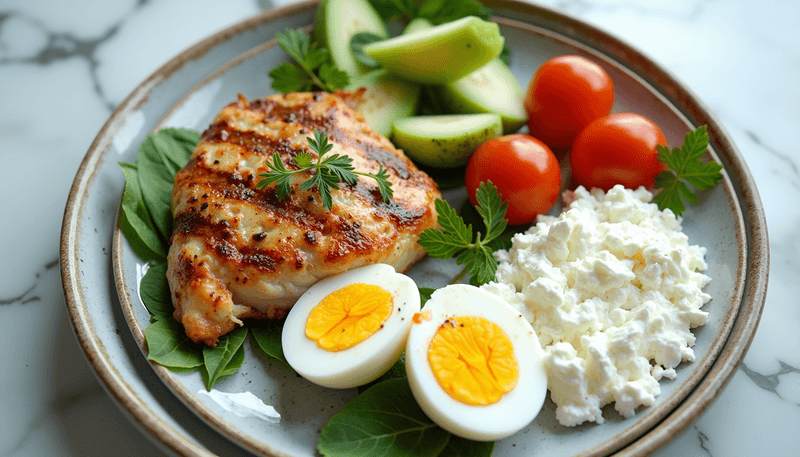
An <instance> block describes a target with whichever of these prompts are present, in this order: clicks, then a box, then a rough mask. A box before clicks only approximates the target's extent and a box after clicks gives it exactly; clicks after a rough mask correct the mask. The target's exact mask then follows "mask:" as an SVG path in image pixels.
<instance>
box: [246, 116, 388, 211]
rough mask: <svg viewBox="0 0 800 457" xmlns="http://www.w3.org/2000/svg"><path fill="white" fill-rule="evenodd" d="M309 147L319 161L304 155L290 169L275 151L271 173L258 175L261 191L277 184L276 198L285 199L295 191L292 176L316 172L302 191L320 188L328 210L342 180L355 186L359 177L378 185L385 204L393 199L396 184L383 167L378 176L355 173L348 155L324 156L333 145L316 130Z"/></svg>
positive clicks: (302, 185) (309, 139)
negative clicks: (369, 179)
mask: <svg viewBox="0 0 800 457" xmlns="http://www.w3.org/2000/svg"><path fill="white" fill-rule="evenodd" d="M308 145H309V146H310V147H311V150H312V151H314V152H316V153H317V160H316V162H314V157H313V156H312V155H311V154H309V153H307V152H304V153H301V154H298V155H297V156H295V157H294V163H295V165H297V166H298V167H299V168H298V169H296V170H288V169H287V168H286V167H285V166H284V165H283V162H282V161H281V157H280V155H279V154H278V153H277V152H275V153H273V155H272V163H270V162H269V161H267V168H269V169H270V171H269V172H267V173H261V174H259V175H258V176H259V177H262V178H264V179H262V180H261V181H259V182H258V183H257V184H256V185H257V186H258V187H259V188H264V187H266V186H269V185H270V184H273V183H277V187H276V189H275V190H276V195H277V197H278V200H283V199H284V198H286V196H287V195H289V194H290V193H291V191H292V187H291V179H292V176H294V175H295V174H297V173H303V172H306V171H309V170H312V171H313V172H314V174H313V175H312V176H311V178H309V179H308V180H306V181H304V182H303V183H302V184H300V190H310V189H312V188H314V187H316V188H317V190H318V191H319V195H320V197H322V205H323V206H324V207H325V208H327V209H331V208H332V207H333V200H332V199H331V189H334V190H338V189H339V183H340V182H342V181H344V182H346V183H348V184H355V183H356V181H358V176H368V177H370V178H373V179H374V180H375V181H376V182H377V183H378V190H379V191H380V193H381V197H382V198H383V201H384V202H387V201H389V199H391V198H392V183H390V182H389V179H388V178H389V172H388V171H386V169H385V168H383V166H380V168H379V169H378V174H372V173H362V172H359V171H353V170H355V168H354V167H353V159H351V158H350V157H348V156H346V155H340V154H333V155H330V156H327V157H323V156H325V154H326V153H328V152H329V151H330V150H331V149H333V145H332V144H330V143H328V136H327V135H326V134H325V132H322V131H319V130H314V138H311V137H308Z"/></svg>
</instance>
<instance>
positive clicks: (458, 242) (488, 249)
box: [419, 181, 508, 285]
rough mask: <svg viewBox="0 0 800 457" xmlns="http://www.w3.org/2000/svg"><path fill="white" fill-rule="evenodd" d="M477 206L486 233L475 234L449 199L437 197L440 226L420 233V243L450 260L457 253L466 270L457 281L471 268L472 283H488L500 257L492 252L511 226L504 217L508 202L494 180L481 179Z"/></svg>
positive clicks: (459, 262)
mask: <svg viewBox="0 0 800 457" xmlns="http://www.w3.org/2000/svg"><path fill="white" fill-rule="evenodd" d="M475 197H476V200H477V203H478V205H477V206H476V209H477V210H478V213H479V214H480V216H481V218H482V219H483V222H484V224H485V226H486V234H485V235H483V236H482V234H481V233H480V232H478V233H477V234H475V235H473V231H472V224H470V225H467V224H466V223H465V222H464V220H463V219H462V218H461V217H460V216H459V215H458V212H457V211H456V210H455V209H453V208H452V207H451V206H450V205H449V204H448V203H447V202H446V201H444V200H442V199H436V201H435V203H434V205H435V207H436V212H437V213H438V222H439V225H440V226H441V227H442V228H441V229H434V228H428V229H425V230H424V231H423V232H422V233H420V235H419V244H420V246H422V248H423V249H425V251H426V252H427V253H428V255H430V256H431V257H435V258H437V259H449V258H450V257H453V256H456V263H457V264H458V265H464V269H463V270H462V271H461V273H460V274H459V275H458V276H457V277H456V278H455V279H454V280H453V282H454V283H455V282H458V281H460V280H461V278H463V277H464V275H465V274H466V273H467V271H469V274H470V283H471V284H475V285H480V284H485V283H487V282H490V281H493V280H494V279H495V273H496V272H497V260H495V258H494V257H493V256H492V252H494V251H495V250H497V249H499V248H501V247H502V246H501V243H502V239H501V237H500V236H501V235H502V234H503V232H504V231H505V229H506V226H507V225H508V221H506V219H505V215H506V209H507V208H508V202H507V201H505V202H504V201H502V200H501V198H500V193H499V192H498V190H497V187H495V186H494V184H492V182H491V181H486V182H482V183H481V184H480V185H479V186H478V190H477V192H476V193H475ZM473 238H474V241H473Z"/></svg>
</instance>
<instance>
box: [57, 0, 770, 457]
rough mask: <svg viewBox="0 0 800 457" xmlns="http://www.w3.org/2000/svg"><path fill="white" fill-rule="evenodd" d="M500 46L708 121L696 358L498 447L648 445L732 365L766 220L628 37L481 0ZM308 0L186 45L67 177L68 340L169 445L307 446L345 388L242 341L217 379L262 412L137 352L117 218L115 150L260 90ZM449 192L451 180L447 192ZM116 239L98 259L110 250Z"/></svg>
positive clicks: (697, 232) (674, 129) (516, 62)
mask: <svg viewBox="0 0 800 457" xmlns="http://www.w3.org/2000/svg"><path fill="white" fill-rule="evenodd" d="M489 6H490V7H491V8H492V9H493V11H494V14H495V20H496V21H497V22H499V23H500V25H501V31H502V33H503V35H504V36H505V37H506V40H507V43H508V45H509V47H510V48H511V51H512V64H511V69H512V71H513V72H514V74H515V75H516V76H517V78H518V80H519V81H520V82H522V84H523V85H525V84H527V81H528V80H529V79H530V77H531V75H532V74H533V72H534V71H535V70H536V68H538V66H539V65H540V64H541V63H542V62H544V60H546V59H547V58H549V57H552V56H554V55H558V54H565V53H578V54H583V55H586V56H589V57H590V58H592V59H593V60H595V61H597V62H600V63H601V64H602V65H603V66H604V67H605V69H606V70H607V71H608V72H609V74H610V75H611V76H612V78H613V80H614V83H615V86H616V91H617V92H616V93H617V95H616V103H615V106H614V111H634V112H638V113H641V114H644V115H645V116H648V117H649V118H651V119H653V120H654V121H655V122H656V123H657V124H659V125H660V126H661V128H662V129H663V131H664V133H665V135H666V137H667V139H668V141H669V142H670V144H679V143H680V142H681V141H682V138H683V135H684V134H685V132H686V131H687V129H689V128H694V127H696V126H699V125H703V124H705V125H707V126H708V130H709V135H710V138H711V145H710V154H711V155H712V156H713V158H714V159H715V160H717V161H719V162H720V163H722V164H723V165H724V166H725V170H724V173H725V178H724V180H723V182H722V183H721V185H719V186H717V187H716V188H715V189H714V190H713V191H711V192H708V193H706V194H704V195H703V196H702V198H701V202H700V204H699V205H697V206H693V207H691V208H690V209H689V210H688V211H687V213H686V214H685V221H684V224H683V225H684V231H685V232H686V233H687V234H688V236H689V241H690V243H692V244H700V245H703V246H706V247H707V248H708V254H707V256H706V260H707V262H708V264H709V269H708V270H707V272H706V273H707V274H709V275H710V276H711V277H712V278H713V280H712V282H711V284H710V285H709V286H707V287H706V289H705V290H706V291H707V292H708V293H710V294H711V295H712V296H713V297H714V298H713V299H712V301H710V302H709V303H708V304H706V305H705V307H704V309H705V310H706V311H708V312H709V313H710V319H709V323H708V324H707V325H705V326H703V327H701V328H699V329H696V332H695V334H696V336H697V343H696V345H695V347H694V349H695V353H696V356H697V359H696V360H695V361H694V362H692V363H685V364H682V365H681V366H680V367H679V369H678V378H677V379H676V380H674V381H664V382H662V384H661V387H662V394H661V395H660V396H659V397H658V399H657V402H656V404H655V405H654V406H652V407H650V408H640V409H639V410H638V412H637V414H636V416H635V417H633V418H631V419H627V420H623V419H622V418H620V417H619V416H618V415H616V413H615V412H614V411H613V408H610V407H607V408H606V409H605V410H604V413H605V417H606V423H605V424H603V425H593V424H592V425H583V426H579V427H576V428H567V427H562V426H560V425H559V424H558V423H557V421H556V420H555V413H554V411H555V406H554V404H553V403H552V402H550V401H549V400H548V401H547V402H546V403H545V407H544V409H543V410H542V412H541V413H540V414H539V416H538V418H537V419H536V420H535V421H534V423H532V424H531V425H530V426H529V427H527V428H526V429H524V430H523V431H521V432H520V433H517V434H516V435H514V436H512V437H509V438H507V439H505V440H501V441H498V442H497V445H496V447H495V455H509V456H511V455H533V454H546V455H554V456H555V455H576V454H578V455H606V454H612V453H615V452H620V453H622V454H630V455H644V454H648V453H650V452H652V451H653V450H655V449H656V448H657V447H658V446H660V445H662V444H664V443H665V442H667V441H668V440H669V439H670V438H671V437H672V436H674V435H675V434H676V433H677V432H679V431H680V430H682V429H684V428H685V427H686V426H688V425H689V424H690V423H691V422H692V421H693V420H694V419H695V418H696V417H697V416H698V415H699V414H700V413H701V412H702V411H703V410H704V409H705V408H706V407H707V406H708V405H709V404H710V403H711V402H712V401H713V400H714V399H715V398H716V396H717V394H718V393H719V392H720V390H721V389H722V388H723V387H724V386H725V384H726V383H727V381H728V379H729V378H730V376H731V375H732V374H733V373H734V371H735V370H736V367H737V366H738V364H739V363H740V362H741V360H742V358H743V357H744V354H745V352H746V350H747V347H748V346H749V343H750V341H751V338H752V336H753V334H754V333H755V329H756V327H757V325H758V320H759V317H760V314H761V310H762V307H763V304H764V297H765V293H766V285H767V271H768V268H767V267H768V261H769V259H768V250H767V230H766V226H765V219H764V214H763V209H762V207H761V202H760V200H759V197H758V193H757V190H756V188H755V185H754V183H753V180H752V178H751V177H750V174H749V171H748V170H747V167H746V165H745V164H744V163H743V161H742V158H741V156H740V154H739V153H738V151H737V150H736V147H735V145H734V144H733V143H732V141H731V140H730V138H729V136H728V135H727V133H726V132H725V131H724V129H723V128H722V126H720V125H719V123H718V121H717V120H716V119H715V118H714V116H713V115H712V114H711V113H709V111H708V109H707V108H706V107H705V106H704V105H703V104H702V102H700V101H699V100H698V99H697V98H696V97H695V96H694V95H693V94H692V93H691V92H689V91H688V90H687V89H686V88H685V87H684V86H682V85H681V84H680V83H679V82H677V81H676V80H675V79H674V78H673V77H672V76H671V75H670V74H668V73H667V72H665V71H664V70H663V69H661V68H659V67H658V66H657V65H656V64H654V63H653V62H651V61H650V60H649V59H647V58H646V57H644V56H643V55H641V54H640V53H638V52H637V51H636V50H634V49H633V48H631V47H630V46H629V45H627V44H625V43H622V42H620V41H619V40H617V39H615V38H613V37H612V36H610V35H608V34H606V33H604V32H602V31H600V30H597V29H595V28H593V27H591V26H588V25H586V24H584V23H582V22H580V21H577V20H575V19H572V18H570V17H568V16H564V15H562V14H560V13H557V12H554V11H552V10H548V9H544V8H540V7H536V6H532V5H530V4H525V3H521V2H513V1H497V2H489ZM315 8H316V2H305V3H300V4H296V5H292V6H289V7H284V8H281V9H276V10H271V11H266V12H264V13H262V14H260V15H258V16H255V17H253V18H251V19H248V20H246V21H244V22H242V23H239V24H237V25H235V26H233V27H231V28H229V29H227V30H224V31H222V32H220V33H218V34H216V35H214V36H212V37H210V38H208V39H206V40H204V41H202V42H200V43H198V44H197V45H195V46H193V47H192V48H190V49H188V50H186V51H185V52H184V53H182V54H180V55H179V56H177V57H176V58H175V59H173V60H172V61H170V62H169V63H167V64H166V65H164V66H163V67H162V68H161V69H159V70H158V71H157V72H156V73H155V74H153V75H152V76H151V77H150V78H148V79H147V80H146V81H144V82H143V83H142V84H141V85H140V86H139V87H138V88H137V89H136V90H135V91H134V92H133V93H131V95H130V96H129V97H128V98H127V99H126V100H125V101H124V102H123V103H122V104H121V105H120V107H119V108H118V109H117V110H116V111H115V112H114V114H113V115H112V116H111V118H110V119H109V120H108V122H107V123H106V125H105V126H104V127H103V129H102V130H101V131H100V133H99V134H98V136H97V138H96V140H95V142H94V143H93V144H92V146H91V148H90V149H89V151H88V153H87V155H86V157H85V159H84V161H83V163H82V165H81V168H80V170H79V171H78V174H77V176H76V178H75V181H74V184H73V187H72V190H71V193H70V196H69V200H68V204H67V208H66V212H65V216H64V223H63V228H62V241H61V272H62V278H63V284H64V291H65V295H66V298H67V306H68V308H69V312H70V316H71V318H72V321H73V324H74V326H75V329H76V333H77V335H78V338H79V340H80V343H81V345H82V347H83V349H84V351H85V352H86V354H87V357H88V358H89V360H90V362H91V363H92V365H93V366H94V368H95V370H96V371H97V374H98V377H99V379H100V380H101V382H102V383H103V384H104V385H105V387H106V388H107V390H108V391H109V393H110V394H111V395H112V396H113V397H114V398H115V399H116V400H117V401H118V402H119V403H120V404H121V405H122V407H123V408H124V410H125V411H127V412H128V413H129V415H130V416H131V418H132V419H133V420H134V421H135V422H136V423H137V424H139V425H140V426H141V427H142V428H143V429H144V430H145V431H146V432H147V433H149V434H150V435H152V436H153V437H154V439H155V440H156V441H157V442H159V443H161V444H163V446H164V447H165V448H167V449H168V450H170V451H172V452H174V453H177V454H180V455H206V454H231V453H236V452H242V450H243V449H246V450H249V451H250V452H252V453H255V454H263V455H292V456H301V455H315V452H316V450H315V449H316V440H317V436H318V433H319V429H320V428H321V427H322V425H324V424H325V422H327V420H328V418H330V416H332V415H333V414H334V413H336V412H337V411H338V410H339V409H341V407H342V406H343V405H344V404H345V402H346V401H347V400H348V399H349V398H352V396H354V394H355V392H354V391H336V390H330V389H324V388H320V387H317V386H315V385H313V384H311V383H308V382H306V381H305V380H303V379H301V378H295V377H294V376H290V375H287V374H286V373H285V372H284V371H282V370H281V369H280V368H278V367H274V366H272V365H270V363H269V362H267V361H265V360H263V359H261V358H259V357H258V356H257V355H256V353H255V352H253V351H252V348H251V347H246V348H245V349H246V351H247V357H246V361H245V364H244V366H243V367H242V368H241V369H240V371H239V372H238V373H237V374H236V375H234V376H233V377H231V378H229V379H227V380H225V381H223V382H221V383H219V384H218V385H217V386H216V389H218V390H219V391H223V392H252V393H253V394H255V395H256V396H257V397H258V398H260V399H261V400H263V401H264V402H265V403H267V404H270V405H272V406H274V407H275V408H276V409H277V410H278V411H279V412H280V413H281V415H282V419H281V422H280V423H279V424H271V423H269V422H267V421H265V420H263V419H262V418H259V417H257V416H256V415H253V414H248V413H247V412H241V411H240V412H239V413H234V412H231V411H229V410H228V409H226V408H224V407H223V406H222V405H221V404H220V403H218V402H216V401H214V400H212V399H211V398H210V397H208V396H207V395H204V394H203V393H202V391H204V390H205V389H204V387H203V384H202V380H201V378H200V376H199V374H197V373H184V374H178V373H173V372H170V371H168V370H166V369H164V368H162V367H160V366H158V365H151V364H150V363H148V362H147V360H146V358H145V356H144V354H145V352H146V348H145V346H144V344H143V331H144V328H145V327H146V325H147V322H148V315H147V311H146V310H145V309H144V307H143V305H141V302H140V300H139V297H138V292H137V290H138V287H137V284H138V281H139V279H140V278H141V275H142V267H143V263H142V262H141V261H140V260H139V259H138V258H136V256H135V255H134V254H133V252H132V251H131V250H130V248H129V247H128V246H127V243H126V242H125V240H124V238H123V237H122V236H121V235H120V233H119V231H118V230H117V229H116V215H117V208H118V207H119V199H120V195H121V192H122V189H123V186H124V178H123V176H122V173H121V172H120V170H119V168H118V167H117V165H116V163H117V162H118V161H127V162H133V161H134V160H135V156H136V151H137V149H138V145H139V144H140V143H141V141H142V140H143V139H144V137H145V136H146V135H147V134H149V133H151V132H152V131H155V130H157V129H159V128H162V127H167V126H175V127H186V128H191V129H195V130H203V129H204V128H205V127H206V126H207V125H208V123H209V122H210V121H211V119H212V118H213V116H214V115H215V114H216V112H217V111H218V110H219V109H220V108H221V107H222V106H224V105H225V104H227V103H229V102H230V101H232V100H234V99H235V98H236V94H237V93H243V94H244V95H246V96H247V97H250V98H253V97H261V96H265V95H268V94H270V93H272V90H271V89H270V87H269V84H270V81H269V78H268V77H267V76H266V72H267V71H269V69H270V68H272V67H273V66H274V65H276V63H277V62H280V61H282V60H284V59H285V57H284V55H283V52H282V51H281V50H280V48H278V47H277V46H276V44H275V42H274V40H273V38H274V35H275V33H276V32H277V31H282V30H283V29H285V28H287V27H289V28H297V27H305V26H310V25H311V24H312V22H313V17H314V13H315ZM447 198H448V199H449V200H450V201H451V203H453V204H454V205H456V204H459V202H460V201H461V200H463V198H464V196H463V192H462V191H460V190H455V191H451V192H447ZM109 247H113V255H112V261H111V262H109V257H108V255H107V251H106V250H107V249H108V248H109ZM452 266H453V265H452V264H449V263H448V262H443V261H435V260H431V259H427V260H425V261H423V262H421V263H419V264H418V265H416V266H415V267H414V268H413V269H412V270H411V271H410V272H409V274H410V275H411V276H412V277H414V278H415V279H416V280H417V282H418V284H420V285H423V286H433V287H437V286H441V285H444V284H445V283H447V282H448V281H449V277H448V276H449V270H448V268H449V267H452Z"/></svg>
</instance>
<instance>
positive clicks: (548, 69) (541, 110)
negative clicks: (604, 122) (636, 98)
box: [525, 55, 614, 149]
mask: <svg viewBox="0 0 800 457" xmlns="http://www.w3.org/2000/svg"><path fill="white" fill-rule="evenodd" d="M613 105H614V83H613V82H612V81H611V77H610V76H608V73H606V72H605V71H604V70H603V69H602V68H601V67H600V66H599V65H597V64H596V63H594V62H592V61H591V60H588V59H585V58H583V57H580V56H573V55H566V56H559V57H554V58H552V59H550V60H548V61H547V62H545V63H544V64H542V66H541V67H539V69H538V70H537V71H536V74H535V75H534V76H533V79H531V82H530V84H529V85H528V92H527V94H526V95H525V110H526V111H527V112H528V129H529V130H530V134H531V135H533V136H535V137H536V138H538V139H540V140H542V141H543V142H544V143H545V144H547V145H548V146H550V147H551V148H553V149H564V148H569V147H570V146H571V145H572V141H573V140H574V139H575V136H576V135H577V134H578V132H580V131H581V130H583V128H584V127H586V125H587V124H589V122H592V121H593V120H595V119H597V118H598V117H602V116H605V115H607V114H608V113H610V112H611V107H612V106H613Z"/></svg>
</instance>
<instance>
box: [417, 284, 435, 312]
mask: <svg viewBox="0 0 800 457" xmlns="http://www.w3.org/2000/svg"><path fill="white" fill-rule="evenodd" d="M434 292H436V289H434V288H433V287H420V288H419V301H420V306H423V307H424V306H425V303H428V300H430V299H431V295H433V293H434Z"/></svg>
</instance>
